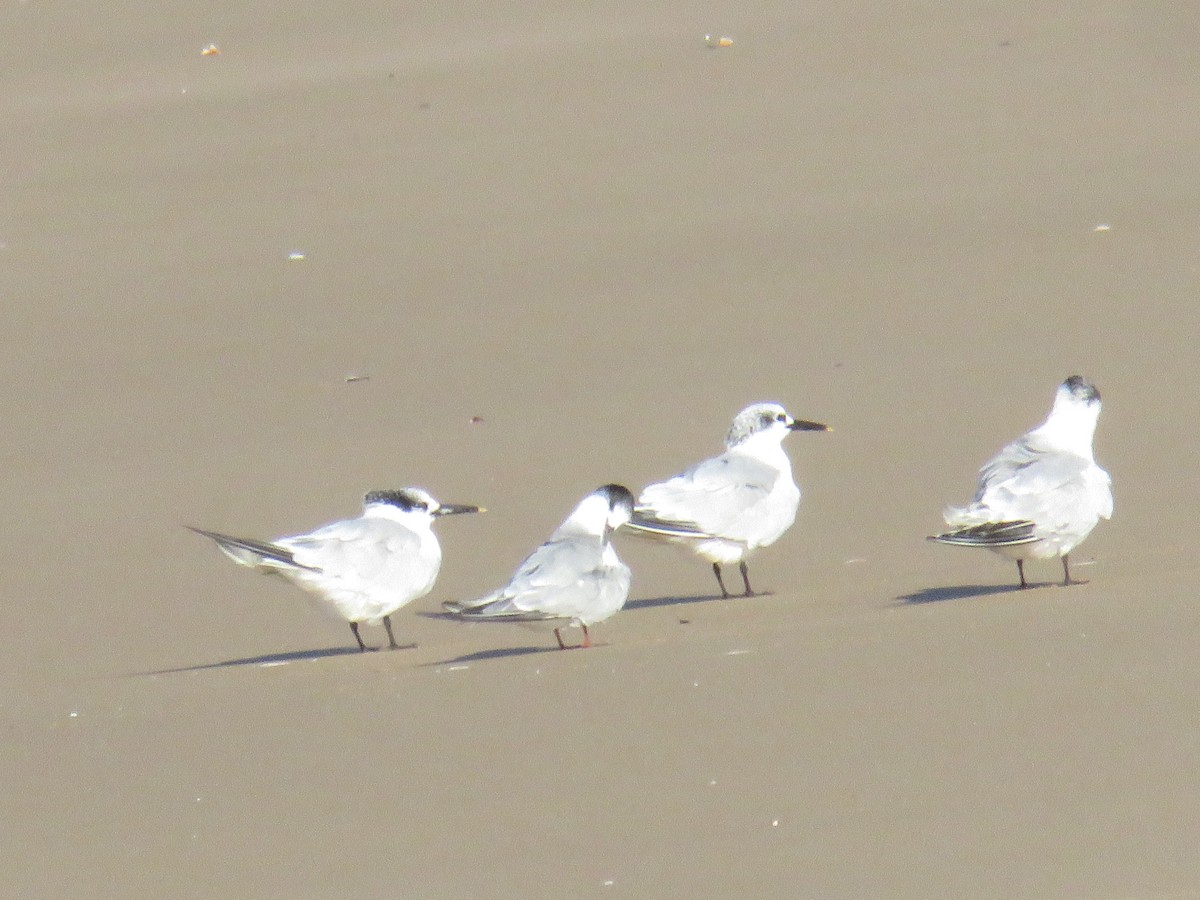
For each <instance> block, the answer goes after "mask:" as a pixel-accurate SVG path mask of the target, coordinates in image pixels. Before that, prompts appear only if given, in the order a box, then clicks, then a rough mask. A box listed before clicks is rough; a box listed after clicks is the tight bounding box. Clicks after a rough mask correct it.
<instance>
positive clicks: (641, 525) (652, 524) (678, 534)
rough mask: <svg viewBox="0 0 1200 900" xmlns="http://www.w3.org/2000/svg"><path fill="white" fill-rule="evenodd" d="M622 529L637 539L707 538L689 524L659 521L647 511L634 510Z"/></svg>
mask: <svg viewBox="0 0 1200 900" xmlns="http://www.w3.org/2000/svg"><path fill="white" fill-rule="evenodd" d="M622 527H623V528H624V529H625V530H626V531H628V532H630V533H631V534H635V535H638V536H639V537H652V536H657V537H675V538H700V537H707V536H708V535H707V534H706V533H705V532H703V531H701V530H700V528H699V527H698V526H696V525H694V524H692V523H691V522H671V521H668V520H666V519H660V518H658V517H656V516H655V515H654V514H653V513H652V512H650V510H648V509H635V510H634V511H633V517H632V518H631V519H630V520H629V521H628V522H626V523H625V524H624V526H622Z"/></svg>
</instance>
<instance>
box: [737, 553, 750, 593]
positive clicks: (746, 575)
mask: <svg viewBox="0 0 1200 900" xmlns="http://www.w3.org/2000/svg"><path fill="white" fill-rule="evenodd" d="M738 569H739V570H740V571H741V573H742V584H744V585H745V586H746V596H747V597H753V596H754V591H752V590H750V569H749V567H748V566H747V565H746V561H745V560H744V559H743V560H742V561H741V562H740V563H738Z"/></svg>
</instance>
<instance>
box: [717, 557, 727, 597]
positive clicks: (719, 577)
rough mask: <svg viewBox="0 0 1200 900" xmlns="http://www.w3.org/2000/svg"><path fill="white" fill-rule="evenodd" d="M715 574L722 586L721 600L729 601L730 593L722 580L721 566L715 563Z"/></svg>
mask: <svg viewBox="0 0 1200 900" xmlns="http://www.w3.org/2000/svg"><path fill="white" fill-rule="evenodd" d="M713 574H714V575H716V576H717V584H719V585H720V586H721V599H722V600H728V599H729V591H727V590H725V581H724V579H722V578H721V564H720V563H713Z"/></svg>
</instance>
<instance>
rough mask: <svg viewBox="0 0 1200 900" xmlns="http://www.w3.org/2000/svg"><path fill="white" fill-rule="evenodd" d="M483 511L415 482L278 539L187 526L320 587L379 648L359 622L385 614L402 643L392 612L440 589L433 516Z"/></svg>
mask: <svg viewBox="0 0 1200 900" xmlns="http://www.w3.org/2000/svg"><path fill="white" fill-rule="evenodd" d="M483 511H484V510H483V508H482V507H479V506H466V505H461V504H446V503H439V502H438V501H437V500H435V499H434V498H433V497H432V496H430V495H429V493H428V492H427V491H424V490H422V489H421V488H415V487H409V488H404V489H402V490H398V491H371V492H370V493H368V494H367V495H366V497H364V498H363V512H362V515H361V516H359V517H358V518H354V519H345V520H343V521H339V522H331V523H330V524H328V525H324V526H322V527H321V528H318V529H317V530H316V531H313V532H311V533H309V534H300V535H295V536H294V537H284V538H279V539H278V540H274V541H257V540H252V539H247V538H239V537H233V536H232V535H228V534H221V533H220V532H216V531H205V530H204V529H202V528H192V526H190V525H189V526H187V527H188V528H190V529H191V530H192V531H194V532H196V533H197V534H202V535H204V536H205V537H207V538H211V539H212V540H213V541H215V542H216V544H217V546H218V547H219V548H220V549H221V551H222V552H224V553H225V555H226V556H228V557H229V558H230V559H232V560H233V561H234V562H236V563H239V564H240V565H243V566H248V567H250V568H252V569H257V570H258V571H260V572H264V573H269V574H273V575H281V576H283V577H284V578H286V579H287V580H288V581H290V582H292V583H293V584H295V585H296V586H297V587H300V588H303V589H304V590H305V591H308V592H309V593H310V594H312V595H314V596H315V598H316V599H317V601H318V602H319V604H320V606H321V607H322V608H323V609H325V610H326V611H328V612H332V613H333V614H335V615H337V616H340V617H341V618H343V619H345V620H346V621H347V622H349V623H350V630H351V631H352V632H353V633H354V639H355V640H356V641H358V648H359V650H373V649H375V648H373V647H368V646H367V645H366V644H364V643H363V639H362V635H360V634H359V631H358V626H359V624H360V623H362V622H367V623H369V624H372V625H377V624H379V623H380V622H381V621H382V622H383V627H384V628H386V629H387V636H388V647H389V649H392V650H398V649H400V645H399V644H397V643H396V638H395V635H393V634H392V620H391V618H390V616H391V614H392V613H394V612H395V611H396V610H398V609H400V607H402V606H405V605H406V604H408V603H411V602H412V601H413V600H416V599H417V598H419V597H424V596H425V595H426V594H428V593H429V592H430V591H431V590H433V584H434V581H436V580H437V576H438V570H439V569H440V568H441V565H442V548H441V546H440V545H439V544H438V540H437V537H436V536H435V535H434V533H433V528H432V526H433V521H434V519H436V518H440V517H441V516H449V515H457V514H460V513H474V512H483Z"/></svg>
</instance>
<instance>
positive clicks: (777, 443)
mask: <svg viewBox="0 0 1200 900" xmlns="http://www.w3.org/2000/svg"><path fill="white" fill-rule="evenodd" d="M832 430H833V429H831V428H830V427H829V426H828V425H824V424H822V423H820V422H809V421H805V420H802V419H794V418H792V416H791V415H789V414H788V412H787V410H785V409H784V408H783V407H782V406H780V405H779V404H778V403H755V404H753V405H751V406H747V407H746V408H745V409H743V410H742V411H741V412H740V413H738V414H737V416H735V417H734V420H733V424H732V425H731V426H730V428H729V432H728V434H727V435H726V437H725V452H724V453H722V454H721V455H720V456H715V457H713V458H712V459H706V460H704V461H703V462H701V463H697V464H696V465H694V466H692V467H691V468H689V469H686V470H684V471H683V472H681V473H680V474H678V475H676V476H675V477H674V478H670V479H668V480H666V481H663V482H659V483H657V484H652V485H650V486H649V487H647V488H646V489H645V490H643V491H642V495H641V496H640V497H638V500H637V503H636V505H635V506H634V510H633V518H632V519H631V520H630V522H629V526H628V528H627V530H628V532H629V533H631V534H634V535H640V536H643V537H648V538H653V539H656V540H661V541H666V542H669V543H672V544H677V545H681V546H684V547H686V548H688V549H689V550H691V551H692V552H694V553H696V555H698V556H700V557H701V558H703V559H705V560H707V561H708V562H710V563H712V569H713V574H714V575H716V578H717V585H718V586H719V587H720V589H721V596H722V597H728V596H729V591H727V590H726V588H725V581H724V579H723V578H722V577H721V566H722V565H729V564H732V563H737V564H738V567H739V569H740V570H741V573H742V583H743V585H744V586H745V589H746V591H745V596H747V597H750V596H752V595H753V593H754V591H753V590H752V589H751V587H750V573H749V568H748V567H747V564H746V558H747V557H748V556H749V555H750V554H751V553H753V552H754V551H755V550H757V549H758V548H760V547H766V546H769V545H771V544H773V543H775V541H777V540H778V539H779V538H780V536H781V535H782V534H783V533H784V532H785V531H787V530H788V529H789V528H790V527H791V526H792V523H793V522H794V521H795V520H796V510H797V508H798V507H799V505H800V488H799V487H797V486H796V482H795V480H794V479H793V477H792V464H791V460H789V459H788V455H787V453H786V452H785V451H784V449H783V439H784V438H785V437H787V436H788V435H789V434H791V433H792V432H793V431H832Z"/></svg>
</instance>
